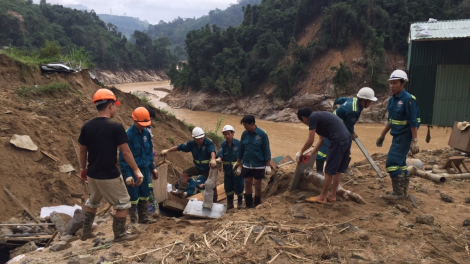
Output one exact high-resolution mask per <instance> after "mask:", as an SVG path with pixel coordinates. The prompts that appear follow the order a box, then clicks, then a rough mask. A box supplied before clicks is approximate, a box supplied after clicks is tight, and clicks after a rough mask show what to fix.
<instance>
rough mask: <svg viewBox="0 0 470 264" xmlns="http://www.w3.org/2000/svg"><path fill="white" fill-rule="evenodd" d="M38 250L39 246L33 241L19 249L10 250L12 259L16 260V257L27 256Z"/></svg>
mask: <svg viewBox="0 0 470 264" xmlns="http://www.w3.org/2000/svg"><path fill="white" fill-rule="evenodd" d="M37 249H38V246H36V244H35V243H34V242H33V241H30V242H28V243H26V244H24V245H22V246H21V247H17V248H15V249H13V250H10V258H14V257H16V256H19V255H22V254H26V253H28V252H31V251H35V250H37Z"/></svg>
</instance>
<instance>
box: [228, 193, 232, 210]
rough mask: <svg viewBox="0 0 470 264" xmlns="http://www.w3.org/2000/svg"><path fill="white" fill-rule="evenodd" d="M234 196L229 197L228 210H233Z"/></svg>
mask: <svg viewBox="0 0 470 264" xmlns="http://www.w3.org/2000/svg"><path fill="white" fill-rule="evenodd" d="M233 208H234V206H233V194H230V195H227V210H230V209H233Z"/></svg>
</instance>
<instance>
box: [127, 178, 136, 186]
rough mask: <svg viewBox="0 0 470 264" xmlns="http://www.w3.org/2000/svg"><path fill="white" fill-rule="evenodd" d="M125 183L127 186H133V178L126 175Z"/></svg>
mask: <svg viewBox="0 0 470 264" xmlns="http://www.w3.org/2000/svg"><path fill="white" fill-rule="evenodd" d="M126 184H127V185H129V186H134V178H132V176H129V177H127V178H126Z"/></svg>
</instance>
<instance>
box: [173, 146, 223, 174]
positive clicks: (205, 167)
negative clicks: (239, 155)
mask: <svg viewBox="0 0 470 264" xmlns="http://www.w3.org/2000/svg"><path fill="white" fill-rule="evenodd" d="M178 151H183V152H191V154H193V163H194V166H196V168H197V169H198V170H200V171H201V172H205V173H209V170H210V167H209V162H210V160H211V153H212V152H214V153H215V146H214V142H212V140H210V139H208V138H204V141H203V142H202V144H201V147H200V148H198V146H197V143H196V142H195V141H194V140H190V141H188V142H186V143H183V144H180V145H178Z"/></svg>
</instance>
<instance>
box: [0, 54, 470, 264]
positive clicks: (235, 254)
mask: <svg viewBox="0 0 470 264" xmlns="http://www.w3.org/2000/svg"><path fill="white" fill-rule="evenodd" d="M22 67H23V66H18V65H17V64H16V63H13V62H11V61H9V60H8V59H7V58H5V57H3V56H0V73H1V74H0V85H1V87H2V89H1V91H0V103H1V107H2V111H1V112H0V117H1V122H0V139H1V140H2V144H3V147H2V148H0V156H1V157H2V158H1V159H0V168H1V169H2V172H3V177H1V178H0V184H1V185H2V186H5V187H7V188H9V189H10V191H11V192H12V193H14V194H15V195H16V197H17V198H18V199H19V200H20V201H21V202H22V203H24V204H25V205H26V207H28V208H29V209H30V210H31V211H32V212H33V213H35V214H38V213H39V210H40V208H41V207H42V206H53V205H60V204H68V205H73V204H74V203H77V204H79V203H80V201H81V200H80V199H78V198H74V197H72V194H74V196H76V194H80V193H81V194H83V195H84V197H86V196H85V194H86V191H85V189H84V187H83V185H82V184H81V182H80V180H79V179H78V178H76V177H75V176H71V177H69V176H68V175H67V174H63V173H59V172H58V170H57V166H59V165H63V164H67V163H70V164H72V165H74V166H75V167H76V168H78V164H77V162H76V158H75V155H74V153H73V149H72V147H71V145H70V142H69V141H70V136H71V137H72V140H73V141H74V143H75V145H76V146H78V144H77V142H76V140H77V138H78V134H79V131H80V127H81V126H82V124H83V123H84V122H85V121H86V120H89V119H91V118H93V117H94V116H95V114H96V113H95V110H94V108H93V105H92V104H91V102H90V101H91V97H92V94H93V92H94V91H95V90H96V89H98V86H96V85H95V84H94V83H92V82H91V80H90V79H89V78H88V76H87V75H88V73H87V72H86V71H83V72H82V73H78V74H71V75H59V74H52V75H48V76H44V75H41V74H40V73H39V72H37V71H30V70H28V69H26V68H22ZM52 82H68V83H69V84H70V85H71V87H72V89H73V90H74V91H75V92H70V91H63V92H55V93H53V94H52V95H48V96H34V95H33V96H32V97H31V98H23V97H18V96H17V95H16V94H15V90H16V89H18V88H20V87H22V86H28V87H31V86H33V85H35V84H38V85H44V84H48V83H52ZM114 91H115V92H116V94H117V96H118V98H119V99H120V100H121V101H122V103H123V105H122V106H120V108H119V114H118V116H117V117H116V119H117V120H118V121H120V122H122V123H123V124H124V126H125V127H128V126H130V125H131V124H132V119H131V112H132V110H133V109H134V108H135V107H137V106H140V105H141V102H140V101H139V100H138V99H137V98H135V97H133V96H131V95H129V94H126V93H122V92H120V91H118V90H114ZM153 126H154V130H155V132H156V133H155V134H156V136H157V137H156V138H166V139H168V138H170V137H171V138H173V139H174V141H185V140H188V139H189V131H188V129H187V128H186V127H185V126H184V124H183V123H182V122H180V121H178V120H176V119H175V118H171V117H168V116H165V115H163V114H161V113H160V112H158V113H157V120H156V121H155V122H154V124H153ZM12 134H27V135H29V136H30V137H31V138H32V140H33V141H34V142H35V143H36V144H37V145H38V146H39V147H40V150H45V151H47V152H49V153H51V154H53V155H54V156H56V157H58V158H59V160H60V162H53V161H52V160H51V159H49V158H48V157H46V156H45V155H43V154H42V153H41V152H39V151H38V152H29V151H26V150H20V149H17V148H15V147H13V146H11V145H10V143H9V139H10V137H11V135H12ZM154 144H155V145H156V149H157V150H158V149H162V148H168V147H170V146H171V145H173V144H172V143H171V142H169V140H158V141H157V140H154ZM458 154H459V153H458V152H453V151H452V150H450V149H440V150H435V151H424V152H421V153H419V154H417V155H416V157H414V158H420V159H421V160H422V161H423V162H424V163H425V164H442V163H443V162H445V159H446V158H448V157H449V156H453V155H458ZM374 157H376V161H377V163H378V165H379V167H380V168H381V170H382V171H385V168H384V166H385V159H386V157H385V156H384V155H374ZM168 161H169V163H170V165H171V167H174V168H175V171H176V174H178V172H179V171H181V170H182V169H183V168H184V167H186V166H188V165H189V164H191V157H190V156H189V155H178V156H171V155H170V156H169V158H168ZM465 162H466V164H467V167H470V160H469V159H468V158H467V159H466V161H465ZM294 170H295V167H294V165H287V166H285V167H283V168H281V169H280V170H278V171H277V172H276V173H275V174H274V175H272V176H270V177H268V178H267V179H265V180H264V182H263V187H264V196H263V203H262V205H260V206H259V207H257V208H256V209H250V210H238V209H235V210H232V211H229V212H228V213H227V214H226V215H224V216H223V217H221V218H219V219H217V220H212V221H204V220H194V219H186V218H173V217H165V216H162V217H161V218H160V219H159V220H158V222H157V223H156V224H151V225H146V226H144V225H136V226H135V227H133V228H131V229H130V230H129V231H132V232H141V235H140V237H139V238H138V239H137V240H135V241H131V242H123V243H115V244H108V245H109V248H98V249H96V248H95V249H92V248H93V246H94V244H95V242H93V241H85V242H83V241H80V240H76V241H73V242H71V244H70V245H71V247H70V248H68V249H65V250H62V251H59V252H52V251H50V249H49V248H46V249H43V250H40V251H34V252H31V253H28V254H26V256H25V258H23V259H22V260H21V261H19V262H17V263H57V264H59V263H132V262H134V263H136V262H139V263H469V262H470V255H469V254H470V253H469V251H468V246H469V244H470V231H469V230H468V229H467V227H465V226H463V222H464V220H465V219H467V218H470V207H469V206H470V205H469V204H466V203H465V198H468V197H470V191H469V190H470V183H469V181H468V180H449V181H448V182H446V183H444V184H436V183H434V182H432V181H429V180H426V179H422V178H416V177H413V178H412V179H411V184H410V191H409V192H410V193H411V194H413V196H415V197H416V199H417V201H418V203H417V205H418V208H414V207H413V206H412V204H411V202H410V201H408V200H403V201H397V202H386V201H384V200H383V199H381V198H380V196H381V195H383V194H384V193H385V191H387V190H390V189H391V184H390V179H389V178H387V177H386V178H383V179H380V178H378V177H377V175H376V173H375V172H374V171H372V170H369V168H367V166H365V167H364V166H363V167H360V168H358V169H352V172H353V173H354V176H344V177H343V181H342V183H343V185H344V187H345V188H346V189H349V190H351V191H353V192H355V193H357V194H359V195H361V196H362V198H363V199H364V200H365V201H366V203H365V204H356V203H354V202H351V201H337V202H335V203H327V204H324V205H320V204H309V203H306V202H305V198H307V197H309V196H313V195H317V194H318V193H319V192H318V190H317V189H316V188H314V187H313V186H312V184H310V183H307V182H303V184H302V189H301V190H296V191H294V192H289V191H288V187H289V185H290V182H291V180H292V177H293V172H294ZM170 171H171V168H170ZM169 175H170V177H174V176H171V175H172V173H171V172H170V173H169ZM220 178H222V177H220ZM173 180H174V178H173ZM442 193H444V194H448V195H450V196H452V197H453V200H454V201H453V202H452V203H448V202H444V201H443V200H442V199H441V194H442ZM0 199H1V202H2V206H1V209H2V210H0V219H1V220H7V219H9V218H10V217H16V218H17V219H20V220H21V221H22V220H24V219H25V218H24V216H23V215H22V211H23V210H22V209H20V208H19V207H18V206H17V205H15V204H14V203H13V201H12V200H11V199H10V197H8V195H7V194H6V193H5V192H1V194H0ZM424 214H432V215H433V217H434V221H433V222H432V223H429V224H420V223H417V222H416V218H417V217H419V216H422V215H424ZM102 218H103V219H104V221H100V222H101V223H100V224H98V226H97V227H96V232H100V234H99V236H98V237H99V238H102V239H103V241H105V240H109V239H111V238H112V230H111V223H112V220H111V216H110V215H109V213H108V214H106V215H105V216H104V217H102ZM97 220H99V219H97ZM60 239H64V237H63V236H61V235H59V236H57V237H56V239H55V240H54V241H53V242H52V244H55V243H57V242H58V241H59V240H60ZM98 244H99V243H98ZM273 259H274V260H273ZM270 261H271V262H270Z"/></svg>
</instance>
